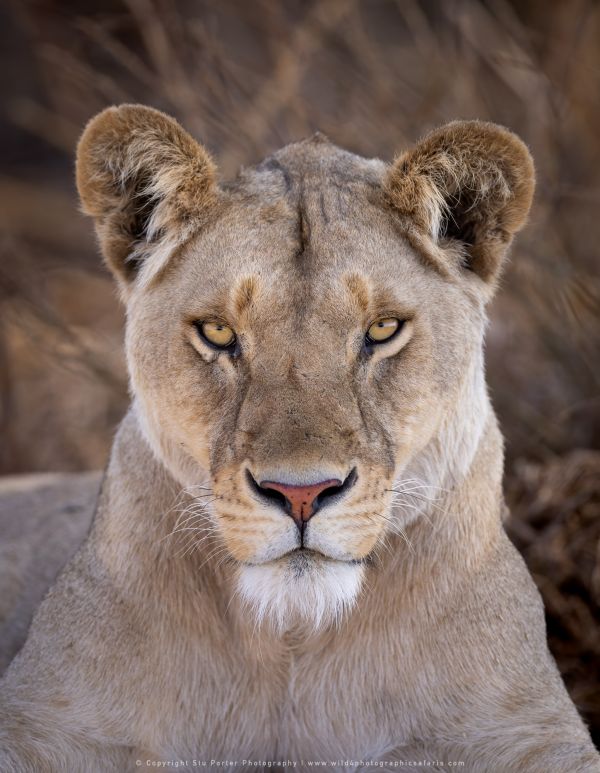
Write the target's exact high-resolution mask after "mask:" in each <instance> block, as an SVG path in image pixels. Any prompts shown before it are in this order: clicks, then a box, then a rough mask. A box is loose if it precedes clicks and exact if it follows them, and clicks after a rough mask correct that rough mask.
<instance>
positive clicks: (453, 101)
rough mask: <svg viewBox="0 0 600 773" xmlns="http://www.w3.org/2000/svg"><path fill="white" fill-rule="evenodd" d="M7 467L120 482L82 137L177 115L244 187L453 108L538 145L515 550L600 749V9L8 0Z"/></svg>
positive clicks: (1, 326)
mask: <svg viewBox="0 0 600 773" xmlns="http://www.w3.org/2000/svg"><path fill="white" fill-rule="evenodd" d="M0 43H1V46H0V57H1V63H0V64H1V66H0V83H1V86H0V94H1V96H2V115H1V117H0V154H1V157H2V164H1V168H0V202H1V205H0V250H1V252H2V254H1V255H0V474H3V475H7V474H15V473H26V472H33V471H79V470H89V469H96V468H101V467H102V466H103V465H104V464H105V461H106V458H107V453H108V449H109V447H110V443H111V438H112V435H113V433H114V430H115V428H116V425H117V423H118V421H119V419H120V417H121V416H122V415H123V413H124V411H125V410H126V406H127V402H128V397H127V379H126V374H125V368H124V359H123V354H122V345H121V338H122V332H123V311H122V309H121V307H120V305H119V303H118V300H117V295H116V292H115V289H114V287H113V284H112V282H111V280H110V278H109V276H108V273H107V271H106V270H105V269H104V267H103V266H102V263H101V260H100V258H99V257H98V254H97V250H96V247H95V243H94V237H93V232H92V225H91V222H88V221H87V220H86V219H84V218H83V216H82V215H80V214H79V212H78V208H77V199H76V194H75V186H74V174H73V159H74V149H75V145H76V142H77V138H78V136H79V134H80V132H81V130H82V127H83V125H84V123H85V122H86V121H87V120H88V119H89V118H90V117H91V116H92V115H93V114H94V113H96V112H97V111H99V110H101V109H102V108H104V107H105V106H107V105H109V104H113V103H119V102H126V101H134V102H145V103H147V104H150V105H153V106H154V107H157V108H160V109H163V110H165V111H167V112H169V113H171V114H173V115H175V116H176V117H177V118H178V119H179V120H180V121H181V122H182V123H183V124H184V126H185V127H186V128H187V129H188V130H190V131H191V132H192V133H193V134H194V135H195V136H196V137H198V138H199V139H201V141H202V142H203V143H204V144H205V145H206V146H207V147H208V148H209V149H210V150H211V151H212V153H213V154H214V156H215V157H216V158H217V159H218V161H219V164H220V169H221V173H222V175H223V176H224V177H228V176H232V175H234V174H235V173H236V170H237V169H238V168H239V166H240V165H248V164H253V163H255V162H257V161H259V160H260V159H261V158H262V157H263V156H264V155H265V154H268V153H270V152H271V151H273V150H275V149H276V148H278V147H280V146H281V145H283V144H285V143H287V142H289V141H291V140H296V139H300V138H302V137H305V136H307V135H310V134H311V133H313V132H314V131H315V130H317V129H319V130H320V131H323V132H325V133H326V134H327V135H329V137H330V138H331V139H332V140H333V141H335V142H336V143H338V144H340V145H343V146H345V147H346V148H348V149H350V150H353V151H355V152H357V153H360V154H362V155H365V156H378V157H381V158H384V159H392V158H393V156H394V154H395V153H397V152H398V151H400V150H402V149H403V148H406V147H407V146H409V145H410V144H411V143H413V142H414V141H415V140H416V139H418V138H419V136H420V135H422V134H423V133H424V132H426V131H427V130H429V129H431V128H433V127H434V126H437V125H439V124H440V123H443V122H445V121H449V120H453V119H456V118H481V119H485V120H492V121H496V122H498V123H501V124H504V125H506V126H508V127H510V128H511V129H513V130H514V131H516V132H517V133H518V134H520V135H521V137H522V138H523V139H524V140H525V141H526V142H527V143H528V144H529V146H530V148H531V150H532V152H533V154H534V157H535V159H536V164H537V170H538V188H537V194H536V200H535V203H534V207H533V211H532V215H531V219H530V224H529V226H528V228H527V229H526V231H525V232H524V233H523V234H522V235H521V236H520V237H519V238H518V241H517V243H516V245H515V248H514V250H513V256H512V257H513V259H512V263H511V265H510V267H509V268H508V270H507V272H506V274H505V277H504V281H503V284H502V287H501V290H500V292H499V294H498V297H497V298H496V300H495V301H494V303H493V305H492V308H491V324H490V328H489V334H488V340H487V363H488V381H489V385H490V391H491V394H492V398H493V402H494V405H495V407H496V410H497V412H498V414H499V417H500V420H501V424H502V427H503V430H504V434H505V436H506V450H507V465H506V487H507V498H508V504H509V506H510V508H511V509H512V516H511V517H510V520H509V530H510V534H511V537H512V538H513V540H514V541H515V543H516V544H517V546H518V547H519V549H520V550H521V551H522V553H523V555H524V556H525V559H526V560H527V562H528V564H529V567H530V569H531V571H532V572H533V574H534V577H535V579H536V582H537V583H538V585H539V587H540V589H541V591H542V593H543V595H544V600H545V602H546V606H547V617H548V627H549V635H550V644H551V648H552V650H553V652H554V654H555V656H556V657H557V659H558V663H559V667H560V668H561V671H562V673H563V675H564V677H565V679H566V681H567V685H568V687H569V690H570V692H571V694H572V696H573V698H574V700H575V702H576V704H577V705H578V707H579V708H580V710H581V711H582V712H583V714H584V716H585V717H586V719H587V721H588V722H589V723H590V724H591V726H592V730H593V733H594V737H595V740H596V743H599V742H600V611H599V610H600V606H599V602H600V451H599V450H598V445H599V441H600V413H599V410H598V408H599V406H600V391H599V381H600V305H599V304H600V279H599V277H598V270H597V269H598V262H599V261H598V249H599V246H600V101H599V95H600V3H598V2H596V0H571V1H570V2H569V3H565V2H559V0H555V1H554V2H553V1H552V0H514V1H513V2H511V1H510V0H487V2H477V1H476V0H470V1H467V0H439V1H436V0H305V1H301V0H284V1H279V2H276V1H275V0H255V1H254V2H244V0H239V1H238V0H189V1H187V0H164V2H163V0H60V1H59V0H20V1H17V0H14V2H12V3H11V1H10V0H5V2H4V3H2V4H1V5H0Z"/></svg>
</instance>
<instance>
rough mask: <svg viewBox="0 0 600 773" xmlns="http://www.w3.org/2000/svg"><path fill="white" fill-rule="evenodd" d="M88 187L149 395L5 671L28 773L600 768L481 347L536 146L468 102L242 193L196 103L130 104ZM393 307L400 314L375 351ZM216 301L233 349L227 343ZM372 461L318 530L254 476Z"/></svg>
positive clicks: (137, 387) (310, 159)
mask: <svg viewBox="0 0 600 773" xmlns="http://www.w3.org/2000/svg"><path fill="white" fill-rule="evenodd" d="M140 180H141V182H140ZM148 180H150V182H148ZM124 181H125V182H124ZM78 182H79V189H80V193H81V197H82V202H83V206H84V209H85V210H86V211H88V212H90V213H91V214H92V215H93V216H94V217H95V220H96V227H97V229H98V233H99V236H100V240H101V244H102V246H103V250H104V253H105V256H106V257H107V260H108V261H109V264H110V265H111V266H112V268H113V270H114V271H115V273H116V274H117V276H118V277H119V281H120V282H121V284H122V286H123V289H124V296H125V298H126V300H127V320H128V322H127V336H126V348H127V357H128V364H129V370H130V376H131V386H132V392H133V397H134V399H133V404H132V408H131V410H130V412H129V414H128V416H127V417H126V419H125V420H124V422H123V424H122V426H121V428H120V430H119V433H118V435H117V438H116V440H115V444H114V447H113V451H112V455H111V460H110V464H109V467H108V471H107V474H106V478H105V482H104V485H103V489H102V495H101V498H100V503H99V509H98V512H97V515H96V518H95V520H94V525H93V528H92V532H91V534H90V536H89V538H88V539H87V541H86V542H85V544H84V545H83V547H82V548H81V550H80V551H79V553H78V554H77V555H76V556H75V558H74V559H73V560H72V562H71V563H70V565H69V566H68V567H67V569H66V570H65V572H64V573H63V574H62V576H61V577H60V579H59V580H58V582H57V583H56V585H55V586H54V587H53V588H52V589H51V591H50V594H49V595H48V597H47V598H46V600H45V601H44V603H43V604H42V605H41V607H40V608H39V610H38V612H37V613H36V616H35V618H34V621H33V624H32V627H31V630H30V633H29V637H28V639H27V641H26V643H25V645H24V647H23V649H22V650H21V652H20V653H19V655H18V656H17V657H16V658H15V660H14V661H13V663H12V665H11V666H10V668H9V669H8V671H7V673H6V675H5V677H4V680H3V682H2V701H1V704H0V749H1V750H2V751H0V769H2V770H4V769H7V770H18V771H20V772H21V771H22V772H23V773H26V772H29V771H36V773H37V772H38V771H47V770H51V771H63V770H69V771H70V770H77V771H103V772H104V771H119V773H121V772H122V771H125V770H129V769H133V768H134V766H135V760H136V759H139V760H142V766H143V767H146V761H147V760H148V761H150V762H152V761H154V762H155V763H156V762H157V761H167V760H175V759H187V760H189V761H190V765H191V760H193V759H197V760H198V759H200V760H202V759H205V760H209V761H210V760H233V761H237V764H236V767H237V768H241V767H244V765H243V763H242V761H243V760H249V761H263V762H268V761H277V760H279V761H282V760H288V759H289V760H296V761H297V763H298V765H299V764H300V761H301V760H305V761H307V760H327V761H330V762H331V761H337V762H336V764H335V765H333V766H332V767H340V768H342V769H355V770H356V769H368V768H369V767H371V766H372V764H373V762H372V761H380V762H382V763H383V762H386V763H388V765H389V766H390V767H393V765H394V763H399V762H400V761H406V762H409V761H412V762H413V763H415V762H417V761H419V760H421V761H423V760H428V761H433V760H441V761H445V762H449V761H463V763H464V766H463V767H462V769H463V770H468V771H477V772H479V771H490V772H492V771H494V772H495V771H509V770H510V771H513V770H514V771H531V772H532V773H533V772H535V771H539V772H540V773H542V771H543V772H544V773H547V771H553V772H556V773H560V772H561V771H563V772H564V773H567V771H568V772H569V773H573V772H575V771H580V772H583V771H598V770H600V758H599V757H598V755H597V753H596V751H595V750H594V748H593V746H592V743H591V741H590V738H589V735H588V733H587V730H586V729H585V727H584V725H583V723H582V722H581V720H580V718H579V716H578V715H577V711H576V709H575V707H574V706H573V704H572V703H571V701H570V699H569V697H568V695H567V693H566V691H565V688H564V686H563V684H562V682H561V680H560V677H559V674H558V672H557V669H556V666H555V665H554V663H553V661H552V659H551V657H550V655H549V653H548V649H547V645H546V640H545V629H544V619H543V609H542V606H541V602H540V598H539V595H538V593H537V591H536V589H535V587H534V585H533V582H532V580H531V578H530V576H529V575H528V573H527V571H526V569H525V567H524V564H523V562H522V560H521V559H520V557H519V556H518V554H517V552H516V551H515V549H514V548H513V547H512V545H511V544H510V543H509V541H508V539H507V537H506V535H505V533H504V531H503V528H502V525H501V511H502V507H503V500H502V492H501V476H502V439H501V436H500V433H499V430H498V427H497V424H496V420H495V417H494V414H493V411H492V408H491V406H490V403H489V399H488V396H487V392H486V389H485V381H484V373H483V354H482V343H483V335H484V329H485V324H486V315H485V303H486V301H487V299H488V298H489V297H490V295H491V293H492V289H493V284H494V280H495V278H496V276H497V274H498V271H499V269H500V264H501V259H502V258H503V257H504V253H505V250H506V247H507V246H508V243H509V241H510V238H511V237H512V235H513V234H514V232H515V231H516V230H518V228H519V227H520V226H521V225H522V223H523V222H524V220H525V217H526V215H527V209H528V207H529V203H530V199H531V193H532V190H533V167H532V165H531V160H530V157H529V154H528V152H527V150H526V148H525V147H524V145H523V144H522V143H521V142H520V141H519V140H518V139H517V138H515V137H514V135H512V134H510V133H509V132H507V131H506V130H503V129H499V128H498V127H494V126H490V125H488V124H481V123H477V122H469V123H463V124H451V125H450V126H449V127H446V128H442V129H440V130H438V131H437V132H435V133H434V134H432V135H430V136H429V138H426V139H425V140H424V142H423V143H421V144H419V145H417V147H416V148H415V149H414V150H413V151H411V152H409V153H408V154H407V155H405V156H403V157H401V158H400V160H399V161H398V162H396V164H394V165H393V166H392V167H390V166H388V165H387V164H385V163H383V162H380V161H368V160H365V159H361V158H358V157H356V156H353V155H351V154H349V153H346V152H345V151H343V150H340V149H338V148H336V147H335V146H333V145H331V144H330V143H329V142H328V141H327V140H326V139H325V138H323V137H321V136H317V137H315V138H313V139H312V140H308V141H305V142H302V143H298V144H295V145H290V146H288V147H286V148H284V149H283V150H281V151H280V152H279V153H277V154H276V155H275V156H273V157H272V158H270V159H267V161H265V162H263V164H261V165H259V166H258V167H256V168H253V169H248V170H245V171H243V172H242V173H241V174H240V176H239V178H238V179H237V180H236V181H234V182H233V183H230V184H227V185H224V186H222V187H221V188H218V187H217V184H216V182H215V177H214V171H213V168H212V165H211V163H210V162H209V161H208V157H207V156H206V154H205V152H204V151H203V150H202V149H201V148H200V146H198V145H197V144H196V143H195V142H194V141H193V140H192V139H191V138H189V137H188V136H187V135H185V133H184V132H183V130H182V129H180V128H179V127H178V126H177V125H176V124H175V123H174V122H173V121H172V120H171V119H168V118H166V117H165V116H163V115H162V114H160V113H156V112H155V111H150V110H148V109H147V108H137V107H132V106H126V107H123V108H116V109H115V108H113V109H111V110H109V111H106V112H104V113H102V114H101V115H100V116H99V117H98V118H96V119H94V121H92V122H91V124H90V125H89V126H88V128H87V129H86V132H85V133H84V136H83V138H82V140H81V144H80V150H79V159H78ZM129 183H131V184H129ZM140 191H142V193H140ZM147 191H150V192H151V196H150V197H149V198H148V196H146V192H147ZM140 199H141V200H143V208H144V213H143V214H144V217H143V218H141V219H140V218H137V219H136V218H135V217H134V215H135V212H136V207H139V206H140ZM132 213H133V214H132ZM132 218H134V220H135V227H134V228H131V227H130V224H131V222H132ZM449 218H453V225H452V226H450V225H449ZM465 240H467V241H465ZM467 242H468V243H467ZM165 245H167V246H165ZM132 252H133V254H134V256H135V260H133V261H131V260H130V256H131V254H132ZM390 316H392V317H397V318H399V319H403V320H405V324H404V327H403V328H402V331H401V332H400V334H399V335H398V336H397V337H396V338H394V339H393V341H391V342H390V343H388V344H386V345H383V346H381V347H378V348H374V349H373V351H372V352H368V351H366V350H365V349H364V347H363V342H364V335H365V331H366V330H367V329H368V327H369V325H370V324H371V323H372V322H373V321H374V320H376V319H378V318H381V317H390ZM210 319H219V320H221V321H224V322H226V323H227V324H228V325H230V326H231V327H232V328H233V329H234V330H235V331H236V334H237V336H238V341H239V350H238V351H237V353H236V356H230V355H229V354H227V353H217V352H215V351H214V350H212V349H210V347H208V346H207V345H206V344H205V343H203V342H202V340H201V339H200V337H199V335H198V333H197V330H196V328H195V326H194V324H193V323H194V322H195V321H197V320H210ZM353 468H355V469H356V472H357V475H358V477H357V480H356V483H355V485H354V486H353V487H352V488H351V489H350V490H349V491H348V492H347V493H346V494H345V497H344V498H343V499H341V500H339V501H332V502H331V503H330V504H329V505H328V506H326V507H324V508H323V509H322V510H321V511H319V512H318V513H317V514H316V515H315V516H314V517H313V518H312V520H311V521H310V522H309V524H308V526H307V529H306V532H305V539H306V541H305V545H306V546H307V547H308V548H309V550H308V551H306V550H305V551H302V552H298V551H297V550H295V548H297V547H298V545H299V539H300V538H299V532H298V530H297V528H296V526H295V524H294V523H293V521H292V519H291V518H289V517H288V516H287V515H285V514H284V513H283V512H281V511H280V510H279V509H278V508H277V507H276V506H274V505H270V504H269V503H268V502H265V501H263V500H261V499H260V498H259V497H258V495H257V494H256V492H255V491H254V490H253V489H252V488H251V487H250V485H249V483H248V479H247V476H246V470H250V471H251V472H252V474H253V475H254V477H255V478H256V479H257V480H265V479H268V480H280V481H282V480H283V481H286V482H287V483H296V484H299V483H304V484H308V483H312V482H315V481H317V480H325V479H329V478H339V479H340V480H343V479H344V478H345V477H346V475H347V474H348V472H349V471H350V470H351V469H353ZM343 761H350V762H348V764H347V765H344V763H343ZM369 761H371V762H369ZM246 767H252V766H250V765H247V766H246ZM252 769H256V768H254V767H252Z"/></svg>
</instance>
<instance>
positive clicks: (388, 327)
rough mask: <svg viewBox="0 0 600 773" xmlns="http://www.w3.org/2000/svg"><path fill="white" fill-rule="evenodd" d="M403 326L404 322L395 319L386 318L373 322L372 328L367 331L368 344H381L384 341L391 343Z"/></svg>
mask: <svg viewBox="0 0 600 773" xmlns="http://www.w3.org/2000/svg"><path fill="white" fill-rule="evenodd" d="M401 326H402V322H401V321H400V320H399V319H394V318H393V317H386V318H385V319H378V320H377V321H376V322H373V324H372V325H371V327H370V328H369V329H368V331H367V336H366V340H367V343H368V344H381V343H383V342H384V341H389V339H390V338H392V337H393V336H394V335H395V334H396V333H397V332H398V330H400V327H401Z"/></svg>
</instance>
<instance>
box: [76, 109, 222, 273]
mask: <svg viewBox="0 0 600 773" xmlns="http://www.w3.org/2000/svg"><path fill="white" fill-rule="evenodd" d="M76 176H77V188H78V190H79V196H80V199H81V204H82V209H83V211H84V212H85V213H86V214H88V215H91V216H92V217H93V218H94V220H95V225H96V233H97V235H98V239H99V241H100V246H101V249H102V252H103V254H104V257H105V259H106V261H107V263H108V265H109V267H110V268H111V269H112V270H113V272H114V273H115V274H116V276H117V278H119V279H120V280H121V281H123V282H124V283H129V282H130V281H131V280H132V279H133V278H134V276H135V275H136V274H137V273H138V269H139V268H140V266H141V265H142V264H143V263H144V261H145V260H146V258H147V257H148V256H149V253H150V252H152V255H153V261H152V262H153V263H155V264H156V265H155V266H154V270H153V272H152V274H153V275H154V274H155V273H156V271H157V270H158V269H159V268H160V265H159V264H161V263H164V262H165V261H166V259H167V257H168V255H169V254H170V253H171V252H172V250H173V249H174V248H175V247H176V246H177V245H178V244H180V243H181V242H182V241H183V240H184V239H185V238H186V237H187V236H188V235H189V234H190V232H191V231H192V230H193V229H194V228H197V227H199V226H200V225H201V224H202V223H203V222H204V221H205V220H206V218H207V217H208V213H209V211H210V209H211V208H212V206H213V205H214V203H215V201H216V193H217V186H216V184H215V167H214V164H213V162H212V160H211V158H210V156H209V154H208V153H207V151H206V150H204V148H203V147H202V146H201V145H199V144H198V143H197V142H196V141H195V140H194V139H193V138H192V137H191V136H190V135H189V134H187V132H185V131H184V130H183V129H182V128H181V126H180V125H179V124H178V123H177V122H176V121H175V120H174V119H173V118H171V117H169V116H168V115H165V114H164V113H162V112H160V111H159V110H155V109H153V108H150V107H145V106H143V105H121V106H118V107H109V108H107V109H106V110H104V111H102V112H101V113H99V114H98V115H97V116H95V117H94V118H92V119H91V121H90V122H89V123H88V125H87V126H86V128H85V130H84V132H83V134H82V136H81V139H80V141H79V145H78V148H77V166H76Z"/></svg>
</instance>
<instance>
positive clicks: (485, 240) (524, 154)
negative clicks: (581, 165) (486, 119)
mask: <svg viewBox="0 0 600 773" xmlns="http://www.w3.org/2000/svg"><path fill="white" fill-rule="evenodd" d="M534 187H535V171H534V167H533V160H532V158H531V155H530V153H529V151H528V149H527V147H526V146H525V144H524V143H523V142H522V141H521V140H520V139H519V138H518V137H517V136H516V135H514V134H513V133H512V132H510V131H508V130H507V129H504V128H502V127H500V126H496V125H495V124H491V123H483V122H481V121H456V122H454V123H450V124H447V125H446V126H443V127H441V128H440V129H437V130H436V131H434V132H432V133H431V134H429V135H428V136H426V137H425V139H423V140H422V141H421V142H420V143H418V144H417V145H416V147H415V148H414V149H412V150H410V151H408V152H406V153H404V154H403V155H402V156H400V157H399V158H398V159H396V161H395V162H394V164H393V166H392V168H391V170H390V172H389V174H388V177H387V180H386V192H387V196H388V199H389V201H390V202H391V204H392V206H393V207H394V208H395V209H396V210H397V211H398V213H399V214H400V215H401V216H402V219H403V220H404V221H405V222H406V223H407V224H409V227H411V228H414V227H416V228H417V229H418V230H419V231H420V232H421V233H422V234H423V235H424V236H426V237H427V238H429V239H431V240H432V241H433V242H434V243H435V245H437V246H439V247H441V248H442V249H443V248H444V247H449V246H452V247H456V246H458V247H459V252H460V255H461V256H462V265H463V266H464V267H465V268H468V269H470V270H471V271H474V272H475V273H476V274H478V275H479V277H480V278H481V279H483V280H484V281H486V282H489V283H492V284H493V282H494V280H495V279H496V278H497V276H498V274H499V272H500V269H501V266H502V263H503V260H504V257H505V255H506V252H507V249H508V247H509V245H510V242H511V240H512V238H513V236H514V235H515V234H516V233H517V231H519V229H520V228H521V227H522V226H523V225H524V223H525V220H526V218H527V214H528V212H529V208H530V206H531V200H532V198H533V191H534ZM451 252H452V253H453V254H454V255H456V249H455V250H453V251H451Z"/></svg>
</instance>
